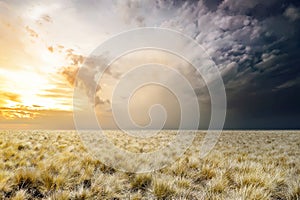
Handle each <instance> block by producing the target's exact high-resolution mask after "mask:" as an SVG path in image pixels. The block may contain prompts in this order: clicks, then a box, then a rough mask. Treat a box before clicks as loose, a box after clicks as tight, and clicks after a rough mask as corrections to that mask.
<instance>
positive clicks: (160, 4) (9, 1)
mask: <svg viewBox="0 0 300 200" xmlns="http://www.w3.org/2000/svg"><path fill="white" fill-rule="evenodd" d="M141 27H160V28H168V29H172V30H175V31H179V32H181V33H182V34H184V35H186V36H188V37H190V38H193V39H194V40H195V41H197V42H198V43H199V44H200V45H201V46H203V48H204V49H205V50H206V52H207V53H208V54H209V56H210V57H211V59H212V60H213V61H214V62H215V63H216V66H217V67H218V69H219V70H220V72H221V74H222V77H223V81H224V85H225V89H226V95H227V116H226V120H225V126H224V127H225V128H227V129H298V128H300V123H299V122H300V106H299V102H300V94H299V89H300V2H299V1H297V0H290V1H288V0H268V1H259V0H243V1H237V0H223V1H222V0H209V1H208V0H205V1H204V0H200V1H178V0H156V1H150V0H149V1H147V0H146V1H142V0H123V1H108V0H107V1H104V0H103V1H101V0H99V1H98V0H87V1H83V0H82V1H80V0H66V1H58V0H45V1H39V2H37V1H33V0H24V1H18V0H0V129H73V128H74V121H73V91H74V85H75V79H76V75H77V72H78V70H79V69H80V67H81V66H82V65H83V64H84V62H85V59H86V58H87V57H88V56H89V55H90V53H91V52H93V50H94V49H96V48H97V47H98V46H99V45H100V44H101V43H102V42H104V41H106V40H107V39H109V38H110V37H112V36H114V35H116V34H118V33H120V32H123V31H128V30H131V29H135V28H141ZM192 53H193V54H194V55H196V56H197V52H192ZM199 56H200V55H199ZM103 62H104V63H105V58H103ZM147 62H159V63H161V64H164V65H174V66H175V68H177V69H178V70H179V71H181V72H182V73H183V74H184V76H185V77H187V79H188V80H189V81H190V82H191V85H192V86H193V88H194V91H195V93H196V94H197V95H198V100H199V104H200V105H201V106H200V107H201V108H202V110H201V116H204V117H201V120H202V121H201V122H200V128H205V127H206V126H207V124H208V121H209V116H210V101H209V98H208V93H207V91H205V89H203V87H201V79H199V77H198V76H196V75H195V73H194V71H193V69H192V68H191V67H190V66H189V63H186V62H185V61H182V60H181V59H179V58H178V57H176V56H174V55H170V54H167V53H165V52H162V51H152V50H143V51H140V52H135V53H132V54H129V55H126V56H124V57H122V58H120V59H118V60H117V61H116V62H115V63H114V64H113V65H112V66H110V68H109V70H108V71H107V72H106V73H105V75H104V76H103V78H102V79H101V80H100V81H99V82H98V83H97V84H98V85H99V89H97V93H96V94H97V96H96V97H95V101H94V102H95V112H96V113H97V117H98V120H99V122H101V124H102V125H103V127H104V128H114V127H115V125H116V124H115V122H114V121H113V115H112V109H111V105H112V95H113V91H114V86H116V84H117V83H118V81H120V79H121V77H122V74H123V73H124V72H128V71H129V70H130V69H132V66H136V65H139V64H143V63H147ZM147 76H153V77H156V78H157V80H158V79H160V78H162V77H168V79H170V80H171V83H173V84H174V85H176V78H174V77H170V74H168V73H167V72H165V73H164V72H161V74H158V75H157V74H154V73H153V74H152V75H151V73H150V74H147ZM90 78H91V79H90V80H92V81H94V82H95V81H96V80H94V78H95V77H90ZM183 92H184V91H183ZM155 103H160V104H162V105H164V106H165V109H166V111H167V114H168V117H169V118H168V119H167V121H166V126H165V128H176V127H177V126H178V123H179V121H180V110H178V102H177V101H176V98H175V96H174V95H173V94H172V93H170V91H167V90H166V89H165V88H163V87H159V86H157V85H155V86H148V87H144V88H143V90H141V91H137V92H136V93H135V94H134V96H133V99H132V101H131V104H130V105H129V110H130V112H131V114H132V118H133V120H135V121H136V123H137V124H140V125H145V124H147V123H148V122H149V116H148V115H147V111H148V108H149V107H150V106H151V105H153V104H155Z"/></svg>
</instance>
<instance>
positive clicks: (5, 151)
mask: <svg viewBox="0 0 300 200" xmlns="http://www.w3.org/2000/svg"><path fill="white" fill-rule="evenodd" d="M173 134H174V133H172V132H163V133H162V134H160V135H158V136H157V138H153V139H151V140H144V141H140V140H139V141H137V140H136V139H133V138H130V137H127V136H124V135H123V136H122V134H121V133H120V132H114V131H110V132H107V135H108V136H109V137H110V138H111V140H112V141H113V143H115V144H116V145H117V146H120V147H122V148H125V149H126V150H129V151H132V152H149V151H151V150H153V149H155V148H160V147H161V146H162V145H164V144H165V143H166V142H167V141H169V139H170V138H172V137H171V136H172V135H173ZM203 136H204V133H203V132H199V133H198V134H197V137H196V139H195V141H194V143H193V145H192V146H191V148H190V149H189V150H188V151H187V152H186V153H185V154H184V156H182V157H181V158H180V159H179V160H178V161H177V162H175V163H174V164H173V165H171V166H169V167H167V168H164V169H161V170H159V171H156V172H152V173H145V174H133V173H125V172H120V171H117V170H114V169H113V168H111V167H108V166H105V165H103V164H102V163H101V162H100V161H97V160H95V159H94V158H93V157H92V156H91V155H90V154H89V153H88V152H87V151H86V149H85V147H84V146H83V145H82V143H81V141H80V139H79V136H78V135H77V133H76V132H72V131H0V199H19V200H22V199H57V200H61V199H62V200H63V199H115V200H117V199H257V200H259V199H262V200H263V199H271V200H283V199H290V200H296V199H300V132H297V131H225V132H223V133H222V135H221V137H220V139H219V141H218V143H217V145H216V146H215V148H214V149H213V150H212V151H211V153H210V154H209V155H208V156H207V157H205V158H204V159H200V158H199V148H198V147H199V145H200V144H201V140H202V139H203Z"/></svg>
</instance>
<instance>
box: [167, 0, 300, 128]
mask: <svg viewBox="0 0 300 200" xmlns="http://www.w3.org/2000/svg"><path fill="white" fill-rule="evenodd" d="M175 12H176V14H177V15H176V17H174V18H173V19H170V20H166V21H164V22H163V23H162V26H163V27H168V28H173V29H174V28H175V29H177V30H180V31H181V32H183V33H185V34H187V35H189V36H191V37H193V38H195V39H196V40H197V41H198V42H199V43H200V44H201V45H203V46H204V47H205V48H206V49H207V51H208V53H209V54H210V55H211V57H212V58H213V60H214V61H215V62H216V64H217V65H218V68H219V69H220V70H221V71H222V74H223V77H224V82H225V85H226V90H227V97H228V117H227V122H226V126H227V127H228V128H300V123H299V122H300V106H299V105H298V102H300V95H299V89H300V79H299V77H300V3H299V1H285V0H270V1H265V2H262V1H259V0H251V1H250V0H248V1H236V0H224V1H219V0H214V1H199V2H192V1H189V2H182V3H181V4H180V5H179V6H177V8H176V9H175ZM198 90H199V89H198ZM291 119H293V120H291Z"/></svg>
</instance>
